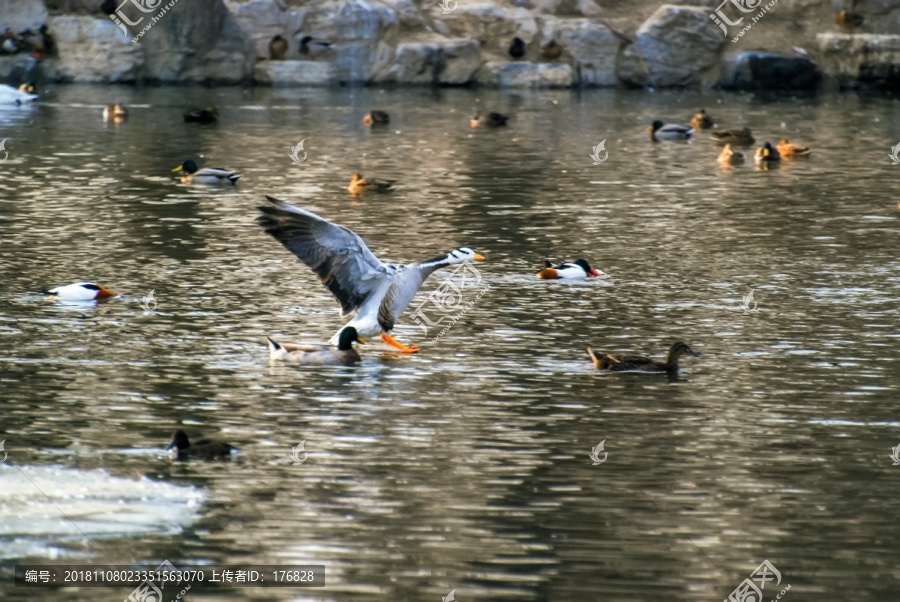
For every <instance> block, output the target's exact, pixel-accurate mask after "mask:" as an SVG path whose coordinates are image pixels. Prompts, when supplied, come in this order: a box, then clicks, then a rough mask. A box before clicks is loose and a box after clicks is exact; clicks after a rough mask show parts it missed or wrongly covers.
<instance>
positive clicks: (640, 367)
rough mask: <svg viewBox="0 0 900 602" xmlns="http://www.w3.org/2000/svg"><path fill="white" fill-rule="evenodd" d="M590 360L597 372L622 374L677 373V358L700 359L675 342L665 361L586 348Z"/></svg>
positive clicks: (691, 351) (697, 354) (684, 346)
mask: <svg viewBox="0 0 900 602" xmlns="http://www.w3.org/2000/svg"><path fill="white" fill-rule="evenodd" d="M588 353H589V354H590V356H591V360H592V361H593V362H594V365H595V366H596V367H597V369H598V370H610V371H612V372H624V371H626V370H631V371H636V372H678V358H679V357H681V356H682V355H691V356H693V357H700V354H699V353H697V352H696V351H694V350H693V349H691V348H690V347H688V346H687V344H685V343H684V342H683V341H677V342H676V343H674V344H673V345H672V347H671V348H669V353H668V354H667V355H666V361H664V362H658V361H655V360H652V359H650V358H649V357H644V356H642V355H613V354H611V353H600V352H597V351H594V350H593V349H591V348H590V347H588Z"/></svg>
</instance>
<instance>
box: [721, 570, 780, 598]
mask: <svg viewBox="0 0 900 602" xmlns="http://www.w3.org/2000/svg"><path fill="white" fill-rule="evenodd" d="M771 582H774V583H771ZM766 585H769V586H770V589H769V591H770V592H771V591H772V588H771V585H774V586H775V587H778V586H779V585H781V573H780V572H779V571H778V569H776V568H775V566H774V565H773V564H772V563H771V562H769V561H768V560H763V561H762V564H760V565H759V566H758V567H756V569H755V570H754V571H753V572H752V573H750V576H749V577H747V578H746V579H744V580H743V581H742V582H741V584H740V585H739V586H737V587H736V588H734V591H732V592H731V593H730V594H728V598H726V599H725V600H724V601H723V602H761V601H762V597H763V590H764V589H766ZM790 589H791V585H790V584H788V585H786V586H785V587H784V588H782V590H781V592H780V593H778V594H777V595H775V597H774V598H773V600H780V599H781V598H782V596H784V595H785V594H786V593H787V592H788V590H790Z"/></svg>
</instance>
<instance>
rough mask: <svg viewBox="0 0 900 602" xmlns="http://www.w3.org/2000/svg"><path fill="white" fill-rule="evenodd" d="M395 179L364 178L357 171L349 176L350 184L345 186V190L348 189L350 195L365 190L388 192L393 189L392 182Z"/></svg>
mask: <svg viewBox="0 0 900 602" xmlns="http://www.w3.org/2000/svg"><path fill="white" fill-rule="evenodd" d="M396 181H397V180H377V179H375V178H364V177H362V175H361V174H359V173H354V174H353V175H352V176H350V185H349V186H347V190H348V191H350V194H352V195H358V194H362V193H364V192H366V191H367V190H374V191H375V192H382V193H383V192H388V191H390V190H393V188H394V182H396Z"/></svg>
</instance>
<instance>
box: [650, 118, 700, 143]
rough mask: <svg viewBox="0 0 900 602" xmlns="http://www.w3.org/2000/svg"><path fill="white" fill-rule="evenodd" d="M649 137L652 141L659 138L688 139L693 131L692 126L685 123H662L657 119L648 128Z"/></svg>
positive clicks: (656, 140)
mask: <svg viewBox="0 0 900 602" xmlns="http://www.w3.org/2000/svg"><path fill="white" fill-rule="evenodd" d="M647 131H648V132H650V138H651V139H652V140H653V141H654V142H658V141H659V140H688V139H690V137H691V134H693V133H694V128H692V127H689V126H686V125H677V124H675V123H668V124H664V123H663V122H662V121H660V120H659V119H657V120H656V121H654V122H653V124H651V125H650V126H649V127H648V128H647Z"/></svg>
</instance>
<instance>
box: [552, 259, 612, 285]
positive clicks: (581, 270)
mask: <svg viewBox="0 0 900 602" xmlns="http://www.w3.org/2000/svg"><path fill="white" fill-rule="evenodd" d="M594 276H606V274H605V273H603V272H601V271H600V270H597V269H594V268H592V267H591V266H590V264H589V263H588V262H587V261H585V260H584V259H576V260H575V261H573V262H571V263H569V262H564V263H561V264H559V265H553V264H552V263H550V262H549V261H547V262H545V264H544V269H543V270H541V271H540V272H538V278H540V279H541V280H557V279H560V278H592V277H594Z"/></svg>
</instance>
